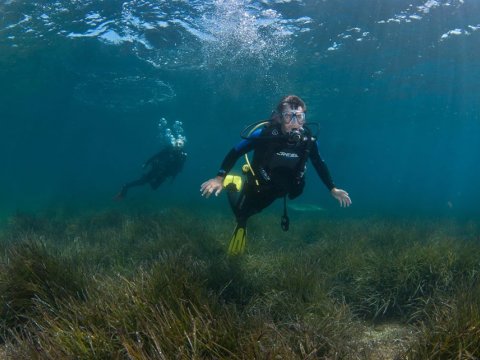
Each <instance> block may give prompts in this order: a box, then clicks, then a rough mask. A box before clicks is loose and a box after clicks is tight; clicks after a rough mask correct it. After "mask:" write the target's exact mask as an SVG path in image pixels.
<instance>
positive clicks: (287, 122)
mask: <svg viewBox="0 0 480 360" xmlns="http://www.w3.org/2000/svg"><path fill="white" fill-rule="evenodd" d="M280 122H281V125H282V132H283V133H284V134H288V133H289V132H291V131H292V130H303V125H304V124H305V111H304V110H303V108H302V107H301V106H299V107H298V108H296V109H293V108H292V107H291V106H290V105H288V104H287V105H286V106H285V107H284V108H283V111H282V113H281V117H280Z"/></svg>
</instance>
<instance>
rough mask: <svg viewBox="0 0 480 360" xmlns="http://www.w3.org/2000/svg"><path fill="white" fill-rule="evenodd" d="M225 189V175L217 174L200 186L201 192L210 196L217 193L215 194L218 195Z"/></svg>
mask: <svg viewBox="0 0 480 360" xmlns="http://www.w3.org/2000/svg"><path fill="white" fill-rule="evenodd" d="M222 190H223V177H221V176H217V177H215V178H213V179H210V180H207V181H205V182H204V183H203V184H202V185H201V186H200V192H201V193H202V196H205V197H206V198H208V197H209V196H210V195H212V194H213V193H215V196H218V194H220V192H221V191H222Z"/></svg>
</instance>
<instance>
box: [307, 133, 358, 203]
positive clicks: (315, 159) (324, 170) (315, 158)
mask: <svg viewBox="0 0 480 360" xmlns="http://www.w3.org/2000/svg"><path fill="white" fill-rule="evenodd" d="M310 161H311V162H312V164H313V166H314V167H315V170H316V171H317V174H318V176H320V179H322V181H323V183H324V184H325V186H326V187H327V188H328V190H330V194H331V195H332V196H333V197H334V198H335V199H336V200H337V201H338V202H339V203H340V206H341V207H348V206H350V205H351V204H352V200H351V199H350V196H348V193H347V192H346V191H345V190H342V189H337V188H336V187H335V184H334V183H333V180H332V177H331V176H330V171H328V167H327V164H325V161H323V159H322V158H321V156H320V153H319V151H318V145H317V143H316V142H314V143H313V146H312V149H311V152H310Z"/></svg>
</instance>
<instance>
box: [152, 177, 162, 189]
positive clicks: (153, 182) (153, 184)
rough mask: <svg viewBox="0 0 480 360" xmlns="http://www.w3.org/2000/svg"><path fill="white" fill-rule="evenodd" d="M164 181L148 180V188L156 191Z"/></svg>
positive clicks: (158, 179) (160, 179) (159, 179)
mask: <svg viewBox="0 0 480 360" xmlns="http://www.w3.org/2000/svg"><path fill="white" fill-rule="evenodd" d="M164 181H165V177H163V176H162V177H156V178H154V179H151V180H150V187H151V188H152V190H157V189H158V187H159V186H160V185H162V183H163V182H164Z"/></svg>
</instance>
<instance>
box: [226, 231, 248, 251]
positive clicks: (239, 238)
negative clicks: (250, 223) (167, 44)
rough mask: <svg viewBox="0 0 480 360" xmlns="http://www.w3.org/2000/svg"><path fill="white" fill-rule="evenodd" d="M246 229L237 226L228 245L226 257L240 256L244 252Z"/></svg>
mask: <svg viewBox="0 0 480 360" xmlns="http://www.w3.org/2000/svg"><path fill="white" fill-rule="evenodd" d="M246 240H247V229H246V227H245V226H240V225H238V224H237V226H236V227H235V230H234V231H233V235H232V239H231V240H230V243H229V244H228V255H232V256H233V255H241V254H243V253H244V251H245V245H246Z"/></svg>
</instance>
